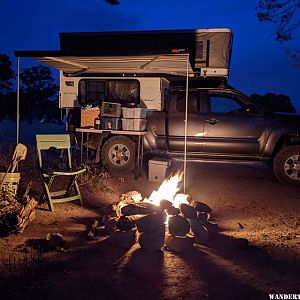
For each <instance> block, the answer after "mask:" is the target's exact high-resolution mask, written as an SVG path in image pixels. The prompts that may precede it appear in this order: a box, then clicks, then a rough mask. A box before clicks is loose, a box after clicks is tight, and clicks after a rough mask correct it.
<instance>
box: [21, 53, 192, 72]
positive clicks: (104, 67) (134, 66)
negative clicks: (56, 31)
mask: <svg viewBox="0 0 300 300" xmlns="http://www.w3.org/2000/svg"><path fill="white" fill-rule="evenodd" d="M17 54H18V53H16V55H17ZM21 54H22V53H20V56H24V55H25V54H26V53H24V52H23V55H21ZM28 54H29V53H28ZM35 54H39V53H33V52H31V55H30V56H31V57H33V58H35V59H37V60H39V61H41V62H43V63H45V64H47V65H49V66H51V67H53V68H56V69H59V70H60V71H63V72H65V73H67V74H70V75H79V74H81V75H82V74H84V73H86V74H171V75H180V76H185V75H186V72H187V63H186V60H187V54H183V53H180V54H156V55H134V56H73V55H72V56H69V55H62V56H54V55H52V56H51V53H47V54H50V55H47V54H46V55H44V56H36V55H35ZM54 54H55V53H54ZM26 56H27V55H26ZM189 73H190V74H193V70H192V68H191V66H190V64H189Z"/></svg>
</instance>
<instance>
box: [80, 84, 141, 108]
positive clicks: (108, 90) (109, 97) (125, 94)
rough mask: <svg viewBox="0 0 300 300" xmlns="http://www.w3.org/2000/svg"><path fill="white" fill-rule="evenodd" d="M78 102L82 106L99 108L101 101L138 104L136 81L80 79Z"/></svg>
mask: <svg viewBox="0 0 300 300" xmlns="http://www.w3.org/2000/svg"><path fill="white" fill-rule="evenodd" d="M78 100H79V103H80V104H81V105H82V106H87V105H91V106H99V105H101V103H102V101H107V102H114V103H121V104H122V106H126V105H127V104H128V103H135V104H139V103H140V89H139V81H138V80H130V79H124V80H116V79H111V80H100V79H99V80H97V79H96V80H95V79H82V80H80V82H79V91H78Z"/></svg>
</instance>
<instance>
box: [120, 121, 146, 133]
mask: <svg viewBox="0 0 300 300" xmlns="http://www.w3.org/2000/svg"><path fill="white" fill-rule="evenodd" d="M146 124H147V120H146V119H122V130H133V131H144V130H145V129H146Z"/></svg>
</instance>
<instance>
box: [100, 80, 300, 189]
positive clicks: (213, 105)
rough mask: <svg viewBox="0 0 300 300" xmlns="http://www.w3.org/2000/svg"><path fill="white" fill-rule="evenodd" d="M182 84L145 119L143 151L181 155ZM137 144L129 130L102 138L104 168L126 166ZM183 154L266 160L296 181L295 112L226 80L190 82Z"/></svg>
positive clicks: (284, 179)
mask: <svg viewBox="0 0 300 300" xmlns="http://www.w3.org/2000/svg"><path fill="white" fill-rule="evenodd" d="M185 105H186V91H185V89H184V88H180V87H176V88H173V90H172V92H171V93H170V94H169V97H168V99H167V100H166V101H165V108H164V110H163V111H156V112H152V113H150V114H149V115H148V117H147V119H148V121H147V130H148V132H147V134H146V135H145V137H144V150H145V153H152V154H155V155H160V156H161V155H163V156H168V157H172V158H180V157H183V154H184V143H185V136H184V134H185V126H184V124H185ZM135 155H136V145H135V142H134V141H133V140H132V139H131V137H130V136H113V137H108V138H107V139H106V141H104V144H103V147H102V152H101V157H102V162H103V164H104V166H105V167H106V168H108V169H109V170H112V171H115V170H118V171H121V172H123V171H131V170H132V169H133V168H134V166H135V165H134V162H135ZM187 158H188V159H190V160H201V161H203V160H207V161H210V162H211V161H226V162H228V161H232V162H235V163H238V162H245V161H252V162H253V161H265V162H267V163H268V164H269V165H271V166H272V168H273V170H274V174H275V176H276V178H277V179H278V180H279V181H280V182H281V183H287V184H294V185H299V184H300V116H299V115H293V114H286V113H274V112H268V111H265V110H264V109H263V108H262V107H260V105H259V104H258V103H255V102H254V100H252V99H251V98H249V97H247V96H246V95H244V94H243V93H241V92H239V91H237V90H235V89H234V88H232V87H231V86H229V85H227V84H221V85H217V86H216V85H215V86H213V85H211V86H208V85H203V84H199V85H198V86H197V85H196V86H193V87H191V88H190V89H189V92H188V125H187Z"/></svg>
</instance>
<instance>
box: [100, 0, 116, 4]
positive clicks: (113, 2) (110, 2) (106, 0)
mask: <svg viewBox="0 0 300 300" xmlns="http://www.w3.org/2000/svg"><path fill="white" fill-rule="evenodd" d="M103 1H104V2H107V3H109V4H111V5H119V4H120V2H119V1H118V0H103Z"/></svg>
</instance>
